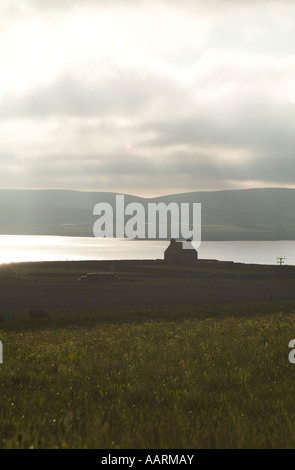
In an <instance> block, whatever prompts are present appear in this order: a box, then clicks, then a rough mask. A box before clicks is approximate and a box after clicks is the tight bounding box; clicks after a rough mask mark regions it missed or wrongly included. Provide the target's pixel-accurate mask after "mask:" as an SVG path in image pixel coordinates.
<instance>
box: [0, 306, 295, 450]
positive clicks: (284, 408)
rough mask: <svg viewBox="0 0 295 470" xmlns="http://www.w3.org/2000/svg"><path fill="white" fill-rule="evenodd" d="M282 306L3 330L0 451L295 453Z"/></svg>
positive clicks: (294, 330)
mask: <svg viewBox="0 0 295 470" xmlns="http://www.w3.org/2000/svg"><path fill="white" fill-rule="evenodd" d="M283 305H284V304H283V303H281V304H280V305H277V307H278V309H277V311H276V312H274V313H270V314H265V313H261V311H262V310H265V309H266V307H267V305H266V304H265V305H264V307H263V308H262V306H259V305H258V304H257V305H255V304H252V305H243V306H242V305H241V306H240V307H239V306H237V305H236V306H235V308H233V311H231V307H228V308H227V315H225V314H224V313H225V312H224V308H223V310H222V316H218V308H217V307H216V309H217V311H216V317H213V316H211V318H197V317H196V318H185V316H183V318H182V320H181V321H179V320H176V319H175V318H174V316H173V315H172V318H168V316H167V319H166V321H165V318H161V320H156V319H147V320H143V321H136V322H135V321H122V322H118V321H115V320H114V321H108V322H107V321H102V320H100V321H99V322H98V321H95V320H94V318H92V320H89V318H90V317H88V321H87V322H86V321H85V324H83V320H82V319H81V318H80V320H79V321H78V320H77V321H76V322H75V321H73V323H72V324H70V322H67V323H66V322H64V323H63V322H60V323H58V322H54V321H52V322H51V321H50V320H44V321H43V320H40V321H38V320H36V321H35V322H34V321H31V322H27V323H24V324H23V325H21V326H20V327H18V328H16V327H13V328H12V327H9V328H5V330H4V329H3V330H2V331H0V339H1V340H2V342H3V353H4V354H3V355H4V357H3V364H0V375H1V382H0V409H1V412H0V414H1V420H0V446H1V448H29V447H33V448H107V449H112V448H290V447H293V448H294V446H295V401H294V393H293V390H294V383H295V365H292V364H290V363H289V361H288V354H289V352H290V349H289V348H288V343H289V341H290V340H291V339H292V338H295V310H294V308H292V305H291V303H290V302H289V303H288V304H286V309H285V310H282V308H283ZM293 307H295V305H294V306H293ZM200 308H201V307H200ZM273 309H274V310H275V308H274V307H273ZM233 312H234V314H235V316H233ZM237 312H239V313H240V315H236V313H237ZM243 312H244V315H243ZM86 313H87V312H86ZM172 313H174V314H175V312H172ZM250 313H251V314H250ZM138 315H140V312H138ZM167 315H168V314H167ZM155 316H156V314H155ZM162 317H163V315H162Z"/></svg>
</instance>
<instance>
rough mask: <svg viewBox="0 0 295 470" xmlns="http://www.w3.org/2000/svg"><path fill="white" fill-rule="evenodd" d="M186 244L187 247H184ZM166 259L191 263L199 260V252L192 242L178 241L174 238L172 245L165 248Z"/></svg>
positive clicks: (170, 261)
mask: <svg viewBox="0 0 295 470" xmlns="http://www.w3.org/2000/svg"><path fill="white" fill-rule="evenodd" d="M184 244H185V248H184ZM164 260H165V261H167V262H168V263H176V264H177V263H181V264H190V263H195V262H196V261H197V260H198V252H197V251H196V250H195V248H194V247H193V245H192V244H191V242H190V241H189V240H188V241H186V242H177V241H176V240H174V239H172V240H171V242H170V245H169V246H168V248H167V249H166V250H165V253H164Z"/></svg>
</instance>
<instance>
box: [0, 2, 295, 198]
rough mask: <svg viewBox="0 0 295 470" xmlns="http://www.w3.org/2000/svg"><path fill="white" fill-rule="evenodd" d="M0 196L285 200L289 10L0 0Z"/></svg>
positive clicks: (294, 23)
mask: <svg viewBox="0 0 295 470" xmlns="http://www.w3.org/2000/svg"><path fill="white" fill-rule="evenodd" d="M0 100H1V104H0V119H1V127H0V133H1V134H0V135H1V138H0V188H32V189H75V190H84V191H114V192H127V193H130V194H137V195H141V196H158V195H161V194H168V193H179V192H186V191H199V190H218V189H238V188H252V187H295V180H294V175H295V158H294V156H295V2H294V1H293V0H290V1H284V0H277V1H270V0H267V1H263V0H258V1H254V0H252V1H251V0H246V1H245V0H241V1H239V0H206V1H205V0H181V1H180V0H162V1H161V0H83V1H82V0H22V1H19V0H1V4H0Z"/></svg>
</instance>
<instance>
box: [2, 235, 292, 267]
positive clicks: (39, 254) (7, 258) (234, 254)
mask: <svg viewBox="0 0 295 470" xmlns="http://www.w3.org/2000/svg"><path fill="white" fill-rule="evenodd" d="M168 244H169V242H165V241H152V240H150V241H133V240H122V239H98V238H94V237H55V236H38V235H0V264H1V263H11V262H22V261H66V260H70V261H75V260H121V259H163V257H164V250H165V248H166V247H167V246H168ZM198 252H199V259H204V258H205V259H218V260H225V261H235V262H242V263H257V264H277V257H286V260H285V264H291V265H294V264H295V241H250V242H248V241H235V242H232V241H231V242H202V243H201V246H200V247H199V248H198Z"/></svg>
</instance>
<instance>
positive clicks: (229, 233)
mask: <svg viewBox="0 0 295 470" xmlns="http://www.w3.org/2000/svg"><path fill="white" fill-rule="evenodd" d="M115 196H116V194H115V193H105V192H83V191H67V190H64V191H61V190H0V234H11V235H14V234H24V235H25V234H30V235H67V236H93V224H94V221H95V220H96V219H97V216H93V207H94V205H95V204H96V203H98V202H108V203H110V204H112V205H113V207H115ZM160 201H163V202H165V203H166V204H168V203H169V202H172V201H174V202H177V203H181V202H199V203H201V204H202V240H284V239H285V240H295V189H284V188H262V189H245V190H228V191H203V192H190V193H183V194H174V195H167V196H161V197H158V198H151V199H143V198H140V197H136V196H132V195H125V202H126V204H128V203H130V202H141V203H142V204H144V205H146V204H147V203H148V202H160Z"/></svg>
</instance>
